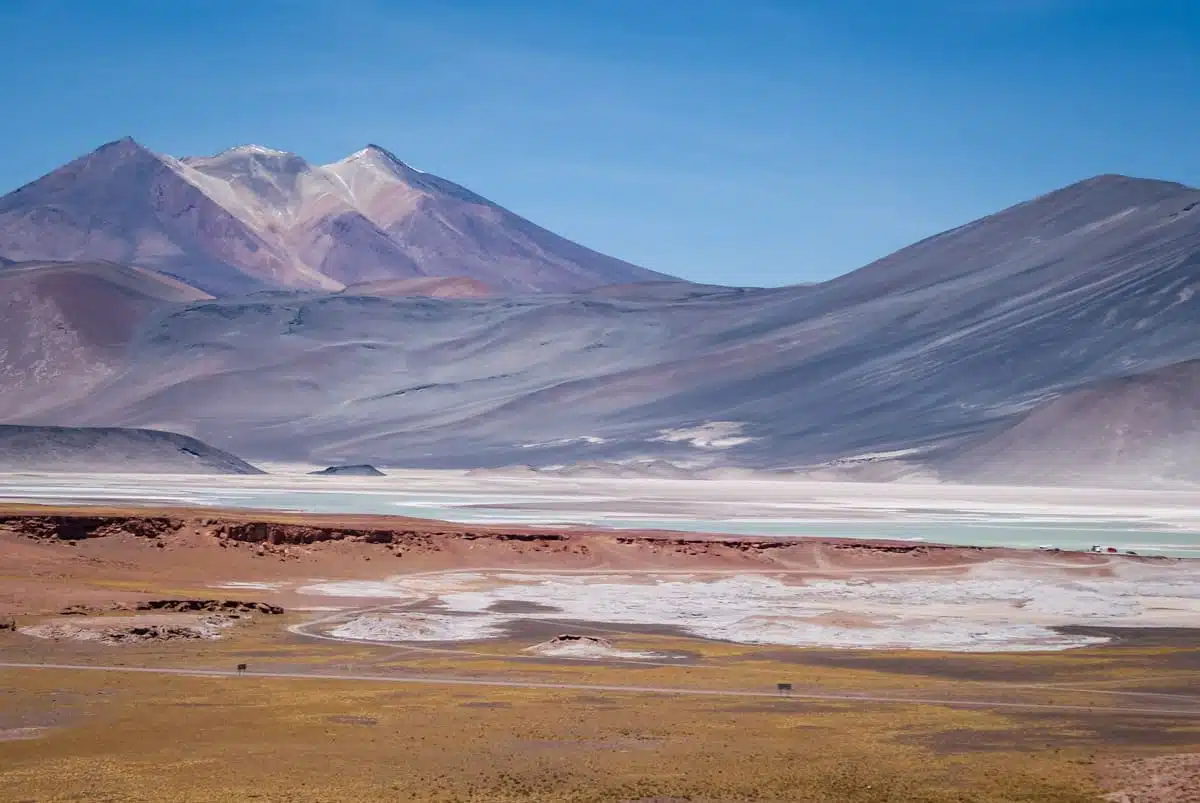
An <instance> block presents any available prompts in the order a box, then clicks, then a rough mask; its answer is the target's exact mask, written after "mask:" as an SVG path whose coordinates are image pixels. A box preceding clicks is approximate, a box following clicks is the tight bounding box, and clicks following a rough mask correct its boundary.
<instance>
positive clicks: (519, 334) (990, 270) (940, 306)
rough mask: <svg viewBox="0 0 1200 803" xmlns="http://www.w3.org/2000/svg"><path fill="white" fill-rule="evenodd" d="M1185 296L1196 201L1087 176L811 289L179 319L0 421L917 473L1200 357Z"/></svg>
mask: <svg viewBox="0 0 1200 803" xmlns="http://www.w3.org/2000/svg"><path fill="white" fill-rule="evenodd" d="M1092 196H1094V197H1095V202H1094V203H1093V202H1091V201H1089V198H1090V197H1092ZM964 232H965V233H968V234H969V233H970V232H974V234H970V237H971V238H973V240H972V244H971V245H970V246H967V245H963V244H962V243H961V242H960V241H959V239H958V238H960V237H963V236H967V235H966V234H964ZM985 234H986V236H984V235H985ZM939 242H941V243H942V244H943V245H944V246H945V253H944V254H943V252H942V251H941V250H940V249H939V248H937V247H935V246H936V244H937V243H939ZM976 251H978V252H979V253H981V254H986V258H984V257H980V258H979V259H978V260H976V261H974V262H972V264H971V268H970V270H969V271H964V270H962V269H961V266H960V263H961V262H962V260H964V259H972V260H975V257H973V256H972V254H973V253H975V252H976ZM1197 290H1200V193H1198V192H1196V191H1195V190H1189V189H1187V188H1184V187H1180V186H1179V185H1165V184H1163V183H1161V182H1140V181H1137V180H1132V179H1120V180H1118V179H1113V178H1102V179H1098V180H1094V181H1090V182H1085V183H1083V184H1081V185H1076V186H1075V187H1073V188H1068V190H1064V191H1062V192H1060V193H1052V194H1051V195H1048V196H1045V197H1043V198H1041V199H1037V200H1035V201H1033V202H1030V203H1029V204H1026V205H1023V206H1022V207H1017V208H1016V209H1014V210H1008V211H1005V212H1001V213H999V214H998V215H996V216H994V218H989V219H984V220H982V221H978V222H976V223H974V224H970V225H968V226H966V227H962V228H960V229H956V230H955V231H953V232H949V233H947V234H946V235H941V236H939V237H938V238H933V239H931V240H929V241H926V244H924V245H922V246H920V247H919V248H917V249H916V250H913V249H907V250H906V251H905V252H901V253H900V254H897V255H895V256H893V257H890V258H888V259H887V260H884V261H882V262H880V263H876V264H875V265H872V266H868V267H867V268H865V269H863V270H861V271H858V272H856V273H853V274H850V275H848V276H846V277H842V278H840V279H837V280H834V281H831V282H827V283H824V284H820V285H812V286H805V287H795V288H784V289H777V290H736V289H729V288H700V289H696V288H687V289H686V290H685V291H683V292H681V291H679V288H677V287H673V286H671V285H667V284H660V285H655V284H650V285H647V286H645V287H641V288H616V289H612V290H606V291H596V292H592V293H587V294H579V295H539V296H522V297H516V298H513V297H510V298H503V297H497V298H484V299H465V300H454V299H418V298H397V299H387V298H372V297H363V296H353V295H347V294H333V295H319V294H318V295H311V294H310V295H289V294H281V293H275V294H260V295H257V296H253V297H249V298H245V299H223V300H218V301H208V302H198V303H193V304H188V305H186V306H181V307H173V308H171V309H168V310H165V311H164V312H162V313H161V314H160V315H158V316H157V317H155V318H154V319H153V320H152V321H151V322H149V323H148V324H147V325H146V326H144V327H142V328H141V329H140V330H139V333H138V335H137V337H135V338H134V339H132V340H131V341H130V343H129V345H128V347H127V348H126V350H125V353H124V361H123V363H122V366H121V368H120V370H119V371H118V372H117V373H116V374H115V375H112V376H110V377H108V378H106V381H105V382H104V384H103V387H101V388H98V389H97V390H96V392H94V393H92V394H90V395H89V396H88V398H87V399H86V401H84V400H82V399H76V400H72V401H69V402H67V403H57V404H53V405H52V406H49V407H46V408H35V409H27V410H26V411H25V412H23V413H22V416H21V418H20V419H10V420H29V419H28V418H27V417H29V416H35V415H36V416H41V418H40V419H39V420H41V421H44V420H47V417H52V418H53V420H56V421H62V422H64V423H72V424H92V425H101V424H103V425H114V424H119V425H140V426H157V427H167V428H170V429H174V430H179V431H187V432H189V433H193V434H196V435H197V436H199V437H202V438H203V439H204V440H206V441H208V442H210V443H214V444H217V445H222V446H224V445H227V444H235V443H236V444H237V449H238V450H239V451H243V452H244V453H245V454H247V455H254V456H258V457H270V458H281V459H306V460H311V461H313V462H321V463H325V464H330V463H348V462H370V463H372V464H375V465H381V466H388V465H427V466H433V465H442V466H447V465H454V466H477V467H484V466H501V465H513V464H529V465H535V466H546V465H556V464H567V463H575V462H581V461H583V462H586V461H616V460H628V459H633V458H641V459H653V458H660V459H670V460H672V461H675V462H679V463H682V464H685V465H687V466H689V467H703V466H716V465H732V466H745V467H753V468H797V467H803V466H808V465H813V464H818V463H822V462H826V461H831V460H838V459H844V458H853V457H861V456H863V455H878V454H879V453H888V454H896V453H902V454H905V455H906V456H907V459H910V460H914V461H919V460H922V459H925V456H926V455H927V456H928V457H929V459H931V460H932V459H933V458H934V456H935V455H946V454H950V453H951V450H953V449H954V448H956V446H962V447H963V448H966V444H969V443H972V442H978V441H976V440H975V439H977V438H979V437H983V436H987V435H992V434H995V433H996V432H998V431H1000V430H1002V429H1004V428H1006V427H1009V426H1012V425H1013V424H1015V423H1017V422H1018V421H1019V420H1020V417H1021V416H1022V415H1024V414H1025V413H1026V412H1027V411H1028V410H1030V409H1032V408H1034V407H1036V406H1037V405H1039V404H1042V403H1044V402H1046V401H1048V400H1050V399H1053V398H1056V397H1058V396H1061V395H1063V394H1066V393H1069V392H1071V391H1073V390H1075V389H1077V388H1080V387H1082V386H1085V385H1088V384H1089V383H1092V382H1096V381H1099V380H1104V379H1111V378H1116V377H1121V376H1125V375H1128V374H1131V373H1140V372H1144V371H1148V370H1153V369H1155V368H1159V367H1161V366H1163V365H1166V364H1170V363H1176V362H1181V361H1185V360H1191V359H1197V358H1200V341H1197V339H1196V332H1197V318H1198V317H1200V313H1198V308H1197V304H1198V302H1197V299H1196V293H1197ZM5 392H6V391H5V389H4V388H2V387H0V402H3V400H4V397H5ZM952 468H953V466H952V465H950V466H949V467H948V469H947V471H948V472H949V471H950V470H951V469H952ZM963 472H964V474H966V473H967V471H966V469H965V468H964V469H963ZM947 476H951V474H950V473H947Z"/></svg>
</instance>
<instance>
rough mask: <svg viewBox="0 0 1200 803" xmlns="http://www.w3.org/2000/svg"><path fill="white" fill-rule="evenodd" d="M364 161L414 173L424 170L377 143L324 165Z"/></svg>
mask: <svg viewBox="0 0 1200 803" xmlns="http://www.w3.org/2000/svg"><path fill="white" fill-rule="evenodd" d="M364 161H365V162H369V163H374V164H376V165H379V164H380V163H382V164H383V165H386V166H389V167H400V168H402V169H404V170H411V171H412V172H414V173H424V172H425V171H424V170H418V169H417V168H415V167H413V166H412V165H410V164H409V163H408V162H405V161H404V160H403V159H401V158H400V157H398V156H396V154H394V153H392V152H391V151H389V150H388V149H387V148H384V147H381V146H379V145H368V146H367V147H365V148H363V149H362V150H360V151H355V152H354V153H352V154H350V155H349V156H347V157H346V158H345V159H342V160H341V161H340V162H334V164H333V165H326V167H333V166H334V165H339V164H345V163H347V162H364Z"/></svg>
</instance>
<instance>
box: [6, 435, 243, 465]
mask: <svg viewBox="0 0 1200 803" xmlns="http://www.w3.org/2000/svg"><path fill="white" fill-rule="evenodd" d="M0 471H69V472H82V471H86V472H106V471H111V472H131V473H157V472H169V473H172V474H262V473H263V472H262V471H260V470H259V469H257V468H255V467H254V466H252V465H250V464H249V463H247V462H246V461H244V460H242V459H240V458H238V457H235V456H233V455H231V454H229V453H228V452H223V451H221V450H220V449H214V448H213V447H211V446H209V445H207V444H205V443H202V442H200V441H198V440H196V439H195V438H189V437H186V436H184V435H176V434H175V433H173V432H159V431H156V430H150V429H114V428H96V429H91V428H75V427H23V426H8V425H0Z"/></svg>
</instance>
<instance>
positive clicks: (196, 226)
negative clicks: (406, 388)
mask: <svg viewBox="0 0 1200 803" xmlns="http://www.w3.org/2000/svg"><path fill="white" fill-rule="evenodd" d="M0 257H4V258H7V259H14V260H35V259H40V260H109V261H117V262H123V263H128V264H132V265H139V266H142V267H148V268H152V269H155V270H158V271H160V272H163V273H167V274H170V275H172V276H176V277H178V278H180V279H182V280H184V281H186V282H188V283H189V284H192V285H194V286H196V287H199V288H201V289H203V290H206V291H208V292H211V293H213V294H215V295H232V294H238V293H243V292H248V291H253V290H256V289H264V288H271V289H279V288H285V289H286V288H291V289H305V290H326V291H334V290H338V289H341V288H342V287H343V286H346V285H351V284H356V283H362V282H371V281H381V280H394V279H401V280H403V279H414V278H422V277H428V276H464V277H467V278H472V279H477V280H481V281H483V282H485V283H487V284H488V285H490V286H493V287H496V288H498V289H501V290H507V291H519V292H566V291H573V290H581V289H586V288H590V287H595V286H598V285H604V284H612V283H619V282H636V281H643V280H662V279H670V278H671V277H667V276H664V275H663V274H658V273H654V272H652V271H648V270H645V269H643V268H639V267H636V266H634V265H630V264H628V263H626V262H622V261H620V260H617V259H613V258H611V257H607V256H604V255H603V254H599V253H597V252H595V251H591V250H589V249H587V248H584V247H583V246H580V245H577V244H576V243H572V242H570V241H568V240H565V239H563V238H561V237H558V236H557V235H555V234H552V233H551V232H548V231H546V230H544V229H542V228H540V227H538V226H535V225H534V224H533V223H530V222H529V221H527V220H525V219H524V218H521V217H519V216H517V215H515V214H513V213H512V212H509V211H508V210H506V209H504V208H502V207H500V206H498V205H496V204H494V203H492V202H491V201H488V200H486V199H484V198H482V197H480V196H478V195H476V194H474V193H472V192H470V191H469V190H466V189H464V188H463V187H460V186H458V185H456V184H453V183H451V182H449V181H446V180H445V179H441V178H438V177H437V176H433V175H430V174H427V173H422V172H420V171H418V170H414V169H413V168H411V167H409V166H408V165H406V164H404V163H403V162H401V161H400V160H399V159H397V158H396V157H394V156H392V155H391V154H390V153H388V152H386V151H384V150H383V149H381V148H378V147H375V146H370V147H368V148H365V149H363V150H362V151H359V152H358V153H356V154H353V155H352V156H349V157H347V158H346V159H343V160H341V161H339V162H336V163H334V164H330V165H324V166H320V165H312V164H309V163H308V162H306V161H305V160H304V159H303V158H301V157H299V156H297V155H295V154H291V153H286V152H283V151H276V150H272V149H270V148H263V147H260V146H255V145H248V146H242V147H238V148H232V149H230V150H227V151H225V152H223V153H220V154H218V155H216V156H212V157H189V158H184V159H176V158H174V157H171V156H165V155H160V154H156V153H152V152H151V151H149V150H147V149H146V148H144V147H142V146H141V145H139V144H137V143H136V142H134V141H133V140H131V139H124V140H121V141H119V142H114V143H110V144H108V145H105V146H103V147H101V148H99V149H98V150H96V151H95V152H93V153H91V154H89V155H87V156H85V157H82V158H80V159H77V160H75V161H73V162H71V163H70V164H68V165H66V166H64V167H62V168H59V169H58V170H56V171H54V172H52V173H50V174H48V175H47V176H44V177H43V178H41V179H39V180H37V181H35V182H33V183H32V184H29V185H27V186H25V187H22V188H20V189H18V190H17V191H15V192H13V193H11V194H9V195H7V196H5V197H3V198H0Z"/></svg>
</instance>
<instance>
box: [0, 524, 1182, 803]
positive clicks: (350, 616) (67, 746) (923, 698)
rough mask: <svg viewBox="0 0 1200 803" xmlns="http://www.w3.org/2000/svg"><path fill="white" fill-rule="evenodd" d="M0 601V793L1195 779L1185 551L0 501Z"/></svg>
mask: <svg viewBox="0 0 1200 803" xmlns="http://www.w3.org/2000/svg"><path fill="white" fill-rule="evenodd" d="M189 601H190V602H189ZM231 601H237V602H241V603H256V604H254V605H250V604H241V605H234V604H233V602H231ZM0 622H5V623H11V629H6V630H3V631H0V664H2V668H0V677H2V678H3V681H0V695H2V696H0V799H3V800H37V801H42V800H112V801H125V800H148V799H154V800H188V801H192V800H194V801H201V800H205V801H207V800H218V801H221V800H230V801H232V800H249V799H263V800H294V801H334V800H444V801H453V800H464V801H466V800H530V799H533V800H577V801H645V802H647V803H648V802H649V801H658V802H659V803H667V802H668V801H683V800H692V801H725V800H770V801H784V800H788V801H791V800H799V801H895V802H897V803H899V802H900V801H997V802H998V801H1098V800H1101V799H1108V800H1118V801H1130V803H1132V802H1133V801H1139V802H1140V801H1171V802H1172V803H1174V802H1175V801H1189V800H1196V799H1198V798H1197V795H1198V794H1200V791H1198V790H1197V789H1196V787H1195V778H1196V763H1197V759H1196V755H1197V754H1198V753H1200V638H1198V631H1197V629H1195V624H1196V623H1197V622H1200V565H1197V563H1196V562H1195V561H1191V560H1181V559H1175V558H1147V557H1129V556H1123V555H1117V556H1112V555H1104V554H1089V553H1079V552H1055V551H1033V550H1012V549H998V548H980V547H968V546H938V545H936V544H929V543H912V542H900V541H851V540H844V539H843V540H838V539H781V538H763V537H750V536H740V537H739V536H720V535H697V534H687V533H680V532H667V531H616V530H600V529H594V528H593V529H586V528H579V527H576V528H568V527H563V528H555V527H536V526H530V525H525V524H523V525H521V526H506V525H501V524H498V523H491V524H469V525H466V524H453V523H448V522H438V521H431V520H421V519H411V518H401V517H385V516H373V515H349V514H327V515H316V514H306V513H297V512H292V513H267V512H259V511H247V510H231V509H215V508H178V507H159V508H133V507H128V506H124V507H98V506H94V505H93V506H87V507H85V506H79V505H63V506H45V505H31V504H27V503H25V504H15V503H14V504H8V505H6V506H4V507H3V508H2V509H0ZM239 665H245V668H244V670H241V669H239ZM781 683H786V684H790V687H791V688H790V689H785V690H783V691H780V690H779V688H778V684H781ZM1189 784H1190V785H1189ZM1105 795H1108V797H1107V798H1106V797H1104V796H1105Z"/></svg>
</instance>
